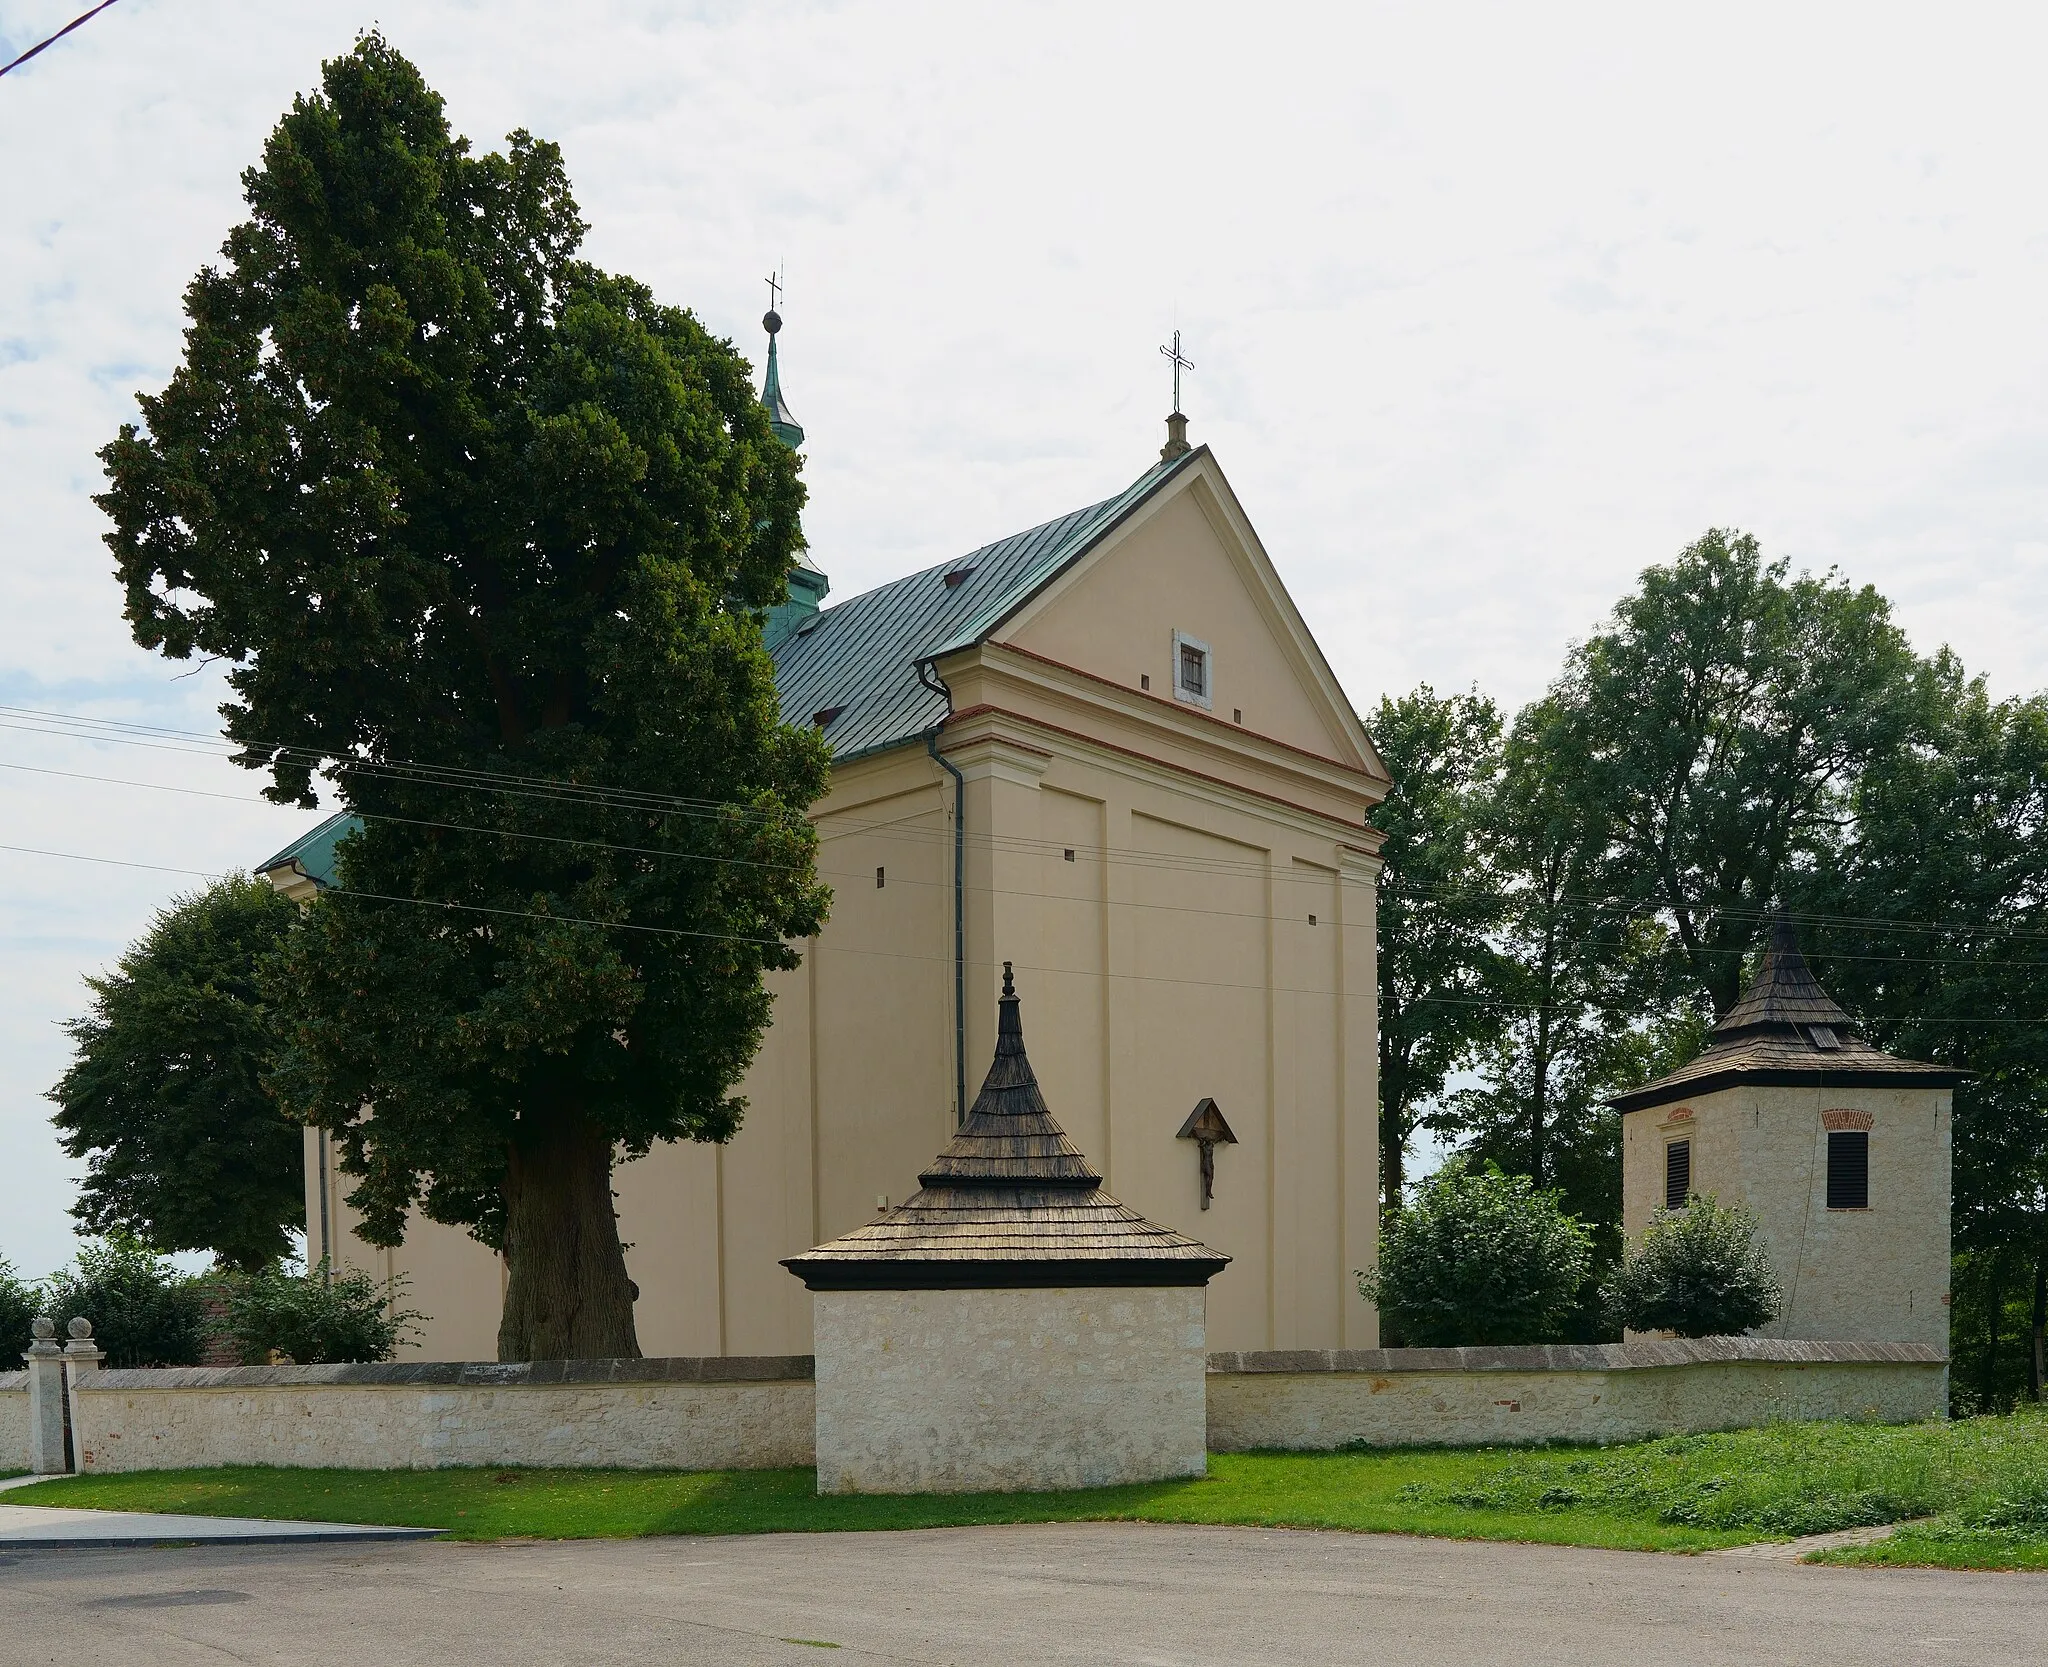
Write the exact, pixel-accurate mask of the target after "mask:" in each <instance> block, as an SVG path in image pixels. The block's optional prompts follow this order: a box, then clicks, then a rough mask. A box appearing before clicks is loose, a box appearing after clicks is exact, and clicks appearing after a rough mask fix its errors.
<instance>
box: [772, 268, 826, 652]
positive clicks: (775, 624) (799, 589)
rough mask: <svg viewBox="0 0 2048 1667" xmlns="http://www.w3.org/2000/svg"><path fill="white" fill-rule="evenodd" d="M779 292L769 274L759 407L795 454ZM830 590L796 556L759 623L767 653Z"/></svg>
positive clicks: (796, 429)
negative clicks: (778, 345) (780, 347)
mask: <svg viewBox="0 0 2048 1667" xmlns="http://www.w3.org/2000/svg"><path fill="white" fill-rule="evenodd" d="M781 290H782V280H781V278H780V277H777V276H775V275H773V274H771V275H770V276H769V279H768V303H769V305H768V311H767V313H766V315H765V316H764V317H763V318H762V320H761V328H762V329H764V330H766V331H767V332H768V374H767V375H766V376H765V377H764V378H762V381H761V403H762V404H763V405H764V406H766V407H767V408H768V426H769V427H770V428H772V429H773V430H774V431H775V438H776V439H778V440H780V441H781V442H782V443H783V444H784V445H785V446H787V447H789V449H790V450H791V451H795V450H796V449H797V447H799V446H801V445H802V444H803V443H804V430H803V425H802V424H801V423H799V422H798V421H797V420H796V418H794V417H793V416H791V415H790V414H789V407H788V406H787V405H785V404H783V403H782V365H781V362H780V361H779V360H778V359H777V357H776V353H775V338H776V336H777V335H778V334H780V333H781V330H782V314H780V313H779V312H777V311H776V310H775V303H776V302H777V301H780V300H781V299H782V294H781ZM831 588H832V585H831V581H830V580H828V579H827V578H826V577H825V575H824V574H822V573H820V572H819V571H818V569H817V568H816V567H814V566H812V565H811V560H810V558H809V557H808V556H806V555H804V554H803V553H802V552H798V554H797V558H796V565H795V566H793V567H792V568H791V569H790V570H789V591H788V594H787V595H786V596H785V597H784V599H783V600H782V601H780V602H778V603H776V604H775V606H774V607H772V608H770V609H769V610H768V617H767V618H766V619H765V620H763V621H762V623H761V640H762V642H763V643H764V644H765V645H766V647H767V649H768V652H769V653H771V654H773V653H774V652H775V651H776V650H777V649H778V648H780V647H781V646H782V645H783V644H784V643H786V642H788V641H789V640H790V639H791V638H792V637H794V636H795V635H796V633H797V630H798V628H799V627H800V626H802V625H803V623H804V621H805V620H807V619H810V618H812V617H813V616H814V615H815V614H816V613H817V611H818V609H819V607H820V606H821V605H822V604H823V602H824V600H825V596H826V593H827V592H829V591H830V590H831Z"/></svg>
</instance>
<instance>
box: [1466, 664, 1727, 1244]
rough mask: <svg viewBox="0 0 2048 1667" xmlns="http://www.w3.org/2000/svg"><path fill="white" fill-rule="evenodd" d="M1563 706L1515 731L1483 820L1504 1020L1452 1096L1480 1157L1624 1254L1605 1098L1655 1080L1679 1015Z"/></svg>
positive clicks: (1534, 712) (1657, 940)
mask: <svg viewBox="0 0 2048 1667" xmlns="http://www.w3.org/2000/svg"><path fill="white" fill-rule="evenodd" d="M1587 775H1588V772H1587V769H1586V760H1585V759H1584V758H1583V757H1582V756H1580V755H1579V754H1578V753H1577V752H1576V750H1575V736H1574V733H1573V729H1572V726H1571V725H1570V724H1568V723H1566V722H1564V721H1563V720H1562V718H1561V716H1560V713H1559V712H1558V710H1557V707H1556V705H1555V703H1554V702H1551V701H1548V700H1542V701H1537V702H1535V703H1533V704H1532V705H1530V706H1529V707H1527V708H1526V709H1525V710H1524V711H1523V712H1522V713H1521V714H1520V715H1519V716H1518V717H1517V718H1516V720H1515V723H1514V726H1513V729H1512V730H1511V731H1510V733H1509V735H1508V738H1507V743H1506V746H1505V748H1504V750H1503V754H1502V766H1501V770H1500V773H1499V776H1498V778H1497V780H1496V782H1495V784H1494V785H1493V787H1492V789H1491V790H1490V791H1489V792H1487V793H1486V794H1485V796H1484V798H1483V800H1482V802H1481V805H1480V809H1479V812H1478V815H1479V823H1480V828H1481V837H1482V839H1483V841H1484V843H1485V846H1486V849H1487V856H1488V865H1487V871H1488V872H1489V873H1490V874H1491V875H1492V876H1493V877H1494V880H1495V883H1496V885H1497V886H1498V888H1499V901H1500V907H1499V915H1498V920H1497V923H1496V924H1495V926H1494V929H1493V933H1492V939H1493V943H1494V945H1495V947H1496V950H1497V955H1496V958H1495V962H1494V968H1493V975H1492V985H1493V988H1494V990H1495V992H1496V993H1497V997H1498V1003H1499V1005H1498V1009H1497V1013H1496V1022H1495V1023H1494V1025H1493V1026H1492V1027H1491V1028H1490V1031H1489V1034H1488V1036H1487V1038H1486V1041H1485V1043H1484V1045H1483V1046H1482V1048H1481V1049H1480V1051H1479V1052H1478V1054H1477V1055H1476V1056H1475V1059H1474V1061H1473V1064H1474V1067H1475V1073H1474V1080H1473V1081H1471V1082H1470V1083H1469V1084H1468V1085H1466V1086H1465V1087H1462V1088H1460V1089H1458V1090H1457V1091H1456V1092H1455V1093H1453V1094H1452V1095H1451V1097H1450V1107H1451V1111H1452V1114H1453V1116H1454V1117H1455V1119H1456V1122H1457V1127H1458V1132H1459V1133H1460V1135H1461V1136H1462V1137H1463V1142H1464V1147H1465V1150H1466V1151H1467V1152H1469V1153H1470V1154H1472V1155H1473V1156H1474V1157H1476V1158H1478V1159H1480V1160H1483V1161H1490V1162H1493V1163H1496V1164H1498V1165H1499V1166H1500V1167H1501V1168H1502V1169H1504V1170H1506V1171H1508V1172H1509V1173H1512V1174H1520V1175H1526V1176H1528V1177H1529V1178H1530V1179H1531V1180H1532V1181H1533V1182H1534V1183H1535V1184H1536V1185H1537V1186H1538V1187H1546V1188H1548V1187H1554V1188H1557V1189H1558V1190H1559V1192H1560V1195H1561V1196H1562V1197H1563V1199H1564V1201H1565V1206H1566V1208H1568V1209H1569V1210H1571V1211H1572V1213H1573V1214H1574V1215H1576V1216H1578V1217H1579V1218H1580V1219H1582V1220H1584V1221H1586V1222H1588V1223H1589V1224H1592V1225H1594V1226H1595V1227H1596V1228H1597V1229H1598V1231H1599V1249H1600V1251H1601V1255H1602V1259H1603V1261H1605V1260H1610V1259H1611V1258H1612V1257H1613V1256H1614V1255H1615V1254H1616V1253H1617V1252H1618V1249H1619V1237H1618V1225H1617V1224H1618V1222H1619V1219H1620V1213H1621V1143H1620V1132H1621V1131H1620V1120H1619V1118H1618V1116H1617V1115H1616V1114H1615V1113H1614V1112H1613V1111H1612V1110H1610V1109H1609V1108H1608V1107H1607V1105H1606V1104H1605V1099H1604V1097H1605V1096H1606V1095H1607V1094H1609V1093H1611V1092H1613V1091H1614V1090H1616V1089H1617V1088H1620V1087H1623V1086H1626V1085H1628V1084H1630V1083H1633V1082H1637V1081H1644V1080H1647V1075H1648V1073H1649V1071H1650V1070H1651V1069H1653V1068H1654V1066H1655V1064H1656V1063H1657V1062H1658V1061H1659V1060H1661V1059H1662V1058H1663V1057H1664V1055H1665V1053H1666V1051H1667V1048H1666V1046H1664V1045H1662V1044H1667V1043H1668V1039H1669V1033H1670V1031H1671V1030H1672V1028H1673V1026H1674V1023H1675V1024H1676V1025H1677V1026H1678V1027H1679V1028H1680V1029H1681V1030H1682V1031H1684V1032H1685V1033H1686V1034H1687V1035H1688V1036H1689V1035H1690V1034H1691V1033H1692V1032H1693V1030H1694V1029H1696V1027H1693V1026H1688V1025H1686V1024H1685V1019H1686V1017H1687V1015H1686V1013H1685V1011H1684V1009H1683V1007H1682V1006H1679V1007H1678V1008H1676V1009H1674V1007H1673V1005H1672V1004H1670V1003H1669V1002H1667V1001H1665V1000H1663V999H1662V995H1661V991H1660V988H1659V975H1660V963H1661V960H1662V955H1663V949H1664V944H1665V940H1666V933H1665V931H1664V929H1663V927H1662V926H1661V925H1660V923H1659V922H1658V921H1656V920H1655V919H1654V918H1653V917H1652V916H1651V915H1650V914H1648V913H1647V912H1646V911H1645V910H1643V909H1642V908H1641V907H1639V906H1636V905H1633V904H1631V903H1630V902H1629V901H1628V900H1627V899H1626V897H1619V896H1617V892H1618V891H1619V889H1620V888H1619V885H1618V880H1617V875H1616V873H1615V872H1614V870H1615V866H1616V865H1615V856H1614V850H1613V839H1612V834H1613V830H1612V825H1611V822H1610V821H1609V818H1608V817H1607V815H1606V814H1605V810H1604V807H1603V806H1601V805H1600V804H1599V803H1598V801H1597V799H1596V798H1595V797H1594V796H1593V795H1591V794H1589V792H1588V791H1587V787H1588V780H1587Z"/></svg>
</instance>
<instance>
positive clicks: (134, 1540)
mask: <svg viewBox="0 0 2048 1667" xmlns="http://www.w3.org/2000/svg"><path fill="white" fill-rule="evenodd" d="M54 1480H56V1478H55V1477H51V1476H11V1477H9V1478H7V1479H6V1480H5V1481H0V1493H5V1492H9V1491H11V1490H13V1489H15V1488H25V1487H32V1486H33V1485H34V1484H35V1483H37V1482H48V1481H54ZM438 1533H440V1530H439V1529H438V1528H377V1527H372V1526H369V1525H367V1524H363V1523H354V1522H269V1521H265V1520H263V1519H261V1518H257V1517H188V1516H161V1515H158V1514H156V1513H154V1512H150V1511H84V1510H78V1509H75V1508H71V1507H66V1506H61V1505H48V1506H45V1505H0V1552H8V1551H31V1550H50V1549H54V1548H56V1547H60V1546H94V1545H99V1546H115V1545H166V1544H173V1545H267V1544H273V1543H278V1542H282V1541H305V1540H430V1539H432V1538H433V1537H434V1536H435V1535H436V1534H438Z"/></svg>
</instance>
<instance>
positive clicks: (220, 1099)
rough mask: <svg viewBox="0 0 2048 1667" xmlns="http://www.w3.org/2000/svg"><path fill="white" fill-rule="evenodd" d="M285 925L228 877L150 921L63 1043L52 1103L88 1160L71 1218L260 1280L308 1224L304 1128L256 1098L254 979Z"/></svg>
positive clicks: (243, 880)
mask: <svg viewBox="0 0 2048 1667" xmlns="http://www.w3.org/2000/svg"><path fill="white" fill-rule="evenodd" d="M295 913H296V911H295V910H294V908H293V906H292V905H291V904H290V903H288V902H286V901H285V899H284V898H283V897H281V896H279V895H278V893H277V892H276V891H274V890H272V889H271V887H270V886H268V885H266V884H265V883H264V882H263V881H261V880H252V879H249V878H247V877H245V876H241V875H236V876H234V877H232V878H229V879H226V880H222V881H220V882H219V883H217V884H215V885H213V886H210V887H208V888H207V889H206V890H204V891H201V892H198V893H195V894H194V895H193V896H190V897H186V898H181V899H179V900H178V901H177V902H175V903H173V904H172V905H171V906H170V907H169V908H167V909H165V910H163V911H162V912H161V913H159V914H158V915H157V917H156V920H155V922H154V923H153V924H152V925H151V927H150V929H149V930H148V932H146V933H145V934H144V935H143V936H142V937H141V938H140V939H139V940H138V941H137V942H136V943H134V944H133V945H131V946H130V948H129V949H128V951H127V953H126V954H124V955H123V956H122V957H121V959H120V962H119V964H118V965H117V966H116V967H115V968H114V970H113V971H111V972H109V973H107V974H105V975H104V976H101V977H98V978H88V979H87V980H86V984H87V987H88V988H89V989H90V990H91V991H92V1005H91V1007H90V1009H89V1010H88V1011H87V1012H86V1014H85V1015H84V1016H83V1017H82V1018H78V1019H74V1020H72V1021H71V1022H70V1023H69V1024H68V1025H67V1026H66V1027H65V1028H66V1029H67V1030H68V1031H69V1032H70V1033H71V1039H72V1041H73V1042H74V1043H75V1044H76V1045H77V1049H78V1053H77V1057H76V1058H75V1059H74V1060H73V1061H72V1064H71V1067H70V1069H69V1070H67V1071H66V1072H65V1073H64V1076H63V1078H62V1080H61V1081H59V1082H58V1084H57V1086H56V1087H55V1088H53V1089H52V1090H51V1091H50V1098H51V1099H53V1100H55V1101H56V1102H57V1107H58V1109H57V1113H56V1116H55V1117H54V1118H53V1119H52V1121H53V1122H55V1123H56V1125H57V1127H58V1129H59V1130H60V1131H61V1133H60V1139H61V1140H62V1143H63V1146H64V1150H65V1151H66V1152H68V1153H69V1154H70V1155H71V1156H72V1157H74V1158H83V1159H85V1160H86V1176H85V1181H84V1184H83V1185H82V1186H81V1187H80V1188H79V1196H78V1202H77V1203H76V1204H74V1205H73V1206H72V1210H71V1213H72V1214H73V1215H75V1216H76V1217H77V1218H78V1219H79V1222H80V1223H81V1224H82V1225H83V1226H84V1227H85V1229H86V1230H87V1231H89V1232H93V1233H114V1232H126V1233H130V1234H132V1235H133V1236H134V1237H135V1238H136V1239H138V1240H139V1241H141V1242H142V1243H143V1244H145V1245H147V1246H148V1247H149V1248H150V1249H152V1250H156V1251H173V1250H210V1251H212V1252H213V1253H214V1255H215V1256H216V1257H217V1258H218V1259H219V1260H220V1261H222V1262H223V1263H225V1264H227V1265H228V1266H230V1267H238V1268H260V1267H262V1266H264V1265H265V1264H266V1263H269V1262H271V1261H274V1260H275V1259H276V1258H278V1257H280V1256H282V1255H284V1254H285V1253H286V1251H287V1250H289V1249H290V1245H291V1240H290V1229H291V1228H293V1227H296V1226H300V1225H302V1224H303V1223H304V1221H305V1219H306V1205H305V1189H304V1183H303V1173H304V1153H303V1145H304V1142H303V1138H302V1135H301V1132H300V1126H299V1125H298V1124H297V1123H295V1122H294V1121H293V1120H292V1119H291V1118H289V1117H287V1116H286V1115H285V1114H284V1112H283V1111H282V1110H280V1109H279V1107H278V1104H277V1101H276V1100H275V1099H274V1098H273V1097H272V1096H271V1094H270V1093H269V1091H268V1090H267V1088H266V1087H265V1085H264V1077H265V1074H266V1073H267V1071H268V1070H269V1068H270V1061H271V1055H272V1052H273V1039H272V1035H271V1031H270V1028H269V1024H268V1020H267V1015H266V1013H265V1010H264V1004H263V998H262V991H261V989H260V987H259V980H258V969H259V966H260V965H261V963H262V962H263V961H264V960H265V959H266V958H267V957H268V956H270V955H272V954H274V953H275V952H276V951H277V949H278V947H279V945H280V944H281V943H282V942H283V941H284V937H285V934H286V932H287V930H288V929H289V928H290V926H291V924H292V920H293V917H294V915H295Z"/></svg>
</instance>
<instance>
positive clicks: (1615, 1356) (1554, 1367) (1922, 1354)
mask: <svg viewBox="0 0 2048 1667" xmlns="http://www.w3.org/2000/svg"><path fill="white" fill-rule="evenodd" d="M1947 1360H1948V1356H1947V1354H1945V1353H1944V1352H1943V1351H1942V1350H1940V1349H1938V1348H1935V1347H1934V1346H1933V1345H1932V1344H1929V1343H1854V1342H1820V1341H1812V1340H1806V1339H1799V1338H1784V1337H1677V1338H1669V1339H1666V1340H1663V1341H1657V1342H1637V1343H1538V1344H1533V1345H1530V1346H1528V1347H1526V1348H1466V1349H1260V1350H1255V1351H1251V1350H1248V1351H1241V1352H1234V1353H1222V1354H1212V1355H1210V1356H1209V1370H1210V1371H1211V1372H1291V1373H1307V1372H1379V1373H1393V1372H1625V1371H1642V1370H1646V1369H1654V1368H1658V1367H1669V1366H1711V1365H1726V1364H1736V1363H1741V1362H1755V1363H1757V1364H1761V1365H1782V1366H1829V1365H1942V1364H1945V1363H1946V1362H1947Z"/></svg>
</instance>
